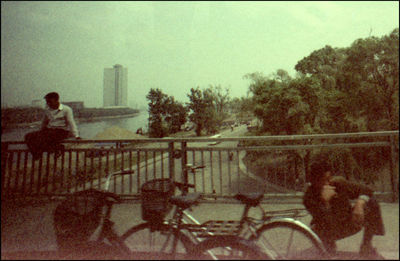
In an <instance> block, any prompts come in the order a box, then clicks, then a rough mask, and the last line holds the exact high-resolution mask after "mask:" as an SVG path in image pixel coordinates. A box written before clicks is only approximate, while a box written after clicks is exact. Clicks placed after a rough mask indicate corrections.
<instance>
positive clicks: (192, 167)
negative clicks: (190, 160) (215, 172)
mask: <svg viewBox="0 0 400 261" xmlns="http://www.w3.org/2000/svg"><path fill="white" fill-rule="evenodd" d="M205 167H206V166H204V165H201V166H193V165H192V164H187V165H186V170H188V171H191V172H192V173H195V170H197V169H204V168H205Z"/></svg>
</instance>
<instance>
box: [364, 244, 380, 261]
mask: <svg viewBox="0 0 400 261" xmlns="http://www.w3.org/2000/svg"><path fill="white" fill-rule="evenodd" d="M360 257H361V258H365V259H371V260H383V259H385V258H384V257H383V256H382V255H381V254H379V253H378V251H377V250H376V248H375V247H372V246H365V245H362V246H361V247H360Z"/></svg>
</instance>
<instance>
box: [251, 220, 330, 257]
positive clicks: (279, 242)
mask: <svg viewBox="0 0 400 261" xmlns="http://www.w3.org/2000/svg"><path fill="white" fill-rule="evenodd" d="M251 239H252V240H254V241H255V242H256V243H257V245H258V246H259V247H260V248H261V249H262V250H263V251H264V252H266V253H268V254H269V255H271V256H272V257H273V258H274V259H278V260H287V259H288V260H293V259H300V260H311V259H321V258H323V257H325V256H326V251H325V248H324V246H323V245H322V242H321V240H320V239H319V237H318V236H317V235H316V234H315V233H314V232H312V231H311V230H310V229H309V228H308V227H307V226H306V225H304V224H303V223H301V222H300V221H297V220H294V219H286V220H277V221H273V222H271V223H267V224H265V225H263V226H262V227H261V228H259V229H258V230H257V235H256V236H253V237H252V238H251Z"/></svg>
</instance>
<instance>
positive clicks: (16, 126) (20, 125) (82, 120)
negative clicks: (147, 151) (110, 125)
mask: <svg viewBox="0 0 400 261" xmlns="http://www.w3.org/2000/svg"><path fill="white" fill-rule="evenodd" d="M139 114H140V112H137V113H131V114H123V115H115V116H99V117H90V118H75V121H76V123H87V122H98V121H102V120H109V119H122V118H133V117H136V116H138V115H139ZM40 124H41V121H34V122H24V123H15V124H9V125H8V126H7V129H19V128H38V127H40Z"/></svg>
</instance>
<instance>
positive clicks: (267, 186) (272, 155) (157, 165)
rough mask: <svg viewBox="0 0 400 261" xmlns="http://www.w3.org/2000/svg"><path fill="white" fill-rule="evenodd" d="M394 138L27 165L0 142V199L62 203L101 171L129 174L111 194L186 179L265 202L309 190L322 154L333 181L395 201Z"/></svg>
mask: <svg viewBox="0 0 400 261" xmlns="http://www.w3.org/2000/svg"><path fill="white" fill-rule="evenodd" d="M398 135H399V131H383V132H372V133H368V132H364V133H342V134H317V135H294V136H257V137H234V138H163V139H126V140H66V141H65V142H64V144H65V146H66V149H65V150H64V151H63V152H62V153H61V155H60V156H59V157H56V156H55V155H54V154H48V153H44V154H43V156H42V157H41V158H40V159H39V160H37V161H33V159H32V157H31V155H30V152H29V151H28V150H27V149H26V146H25V144H24V142H21V141H11V142H2V154H1V168H2V169H1V173H2V175H1V178H2V180H1V181H2V182H1V183H2V187H1V192H2V198H4V199H10V198H11V199H12V198H26V197H34V198H35V197H43V196H45V197H49V196H50V197H52V196H63V195H65V194H67V193H71V192H73V191H77V190H82V189H87V188H101V186H102V183H103V182H104V175H105V173H106V172H107V171H110V172H111V171H117V170H121V169H133V170H135V173H134V174H132V175H129V176H123V177H116V178H114V180H113V183H112V190H113V191H114V192H116V193H118V194H121V195H122V196H124V197H127V198H138V197H139V196H140V187H141V185H143V183H144V182H146V181H148V180H150V179H154V178H166V177H169V178H172V179H174V180H180V181H181V180H183V179H187V180H189V182H191V183H194V184H195V190H196V191H198V192H202V193H204V194H205V195H206V196H208V197H212V198H229V197H232V196H233V195H234V194H235V193H237V192H238V191H254V190H260V189H262V190H264V192H265V193H266V194H268V195H269V196H268V197H267V198H270V197H272V196H285V197H287V196H301V195H302V194H303V191H304V189H305V186H306V185H307V175H308V174H307V173H308V166H309V161H310V155H311V152H315V151H317V150H321V149H322V150H330V151H331V152H332V153H336V154H337V155H339V157H338V160H337V161H336V162H335V166H334V167H335V169H337V173H336V174H341V175H344V176H345V177H346V178H347V179H355V180H356V181H361V182H365V183H369V185H371V186H372V187H373V188H374V189H375V191H376V192H377V193H381V194H386V195H389V196H390V197H391V198H392V199H393V200H397V198H398V165H399V164H398V163H399V161H398ZM216 140H218V145H216V143H215V141H216ZM101 146H103V147H101ZM110 146H112V147H110ZM99 147H100V148H99ZM366 152H368V153H369V152H371V153H369V154H368V153H366ZM343 155H344V156H343ZM346 155H347V156H346ZM348 155H353V157H351V158H353V160H354V158H357V159H359V160H360V162H358V166H360V165H361V167H359V168H358V169H352V170H349V169H346V166H348V164H347V162H346V161H348V160H351V158H349V157H348ZM363 157H364V158H363ZM368 157H370V158H368ZM373 162H377V166H378V165H379V168H374V165H373V164H372V163H373ZM186 164H193V165H205V166H206V168H204V169H202V170H199V173H197V174H195V175H190V174H188V173H186V171H185V169H184V168H182V166H185V165H186ZM371 164H372V165H371ZM363 165H366V166H365V167H364V166H363ZM368 165H371V166H368Z"/></svg>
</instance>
